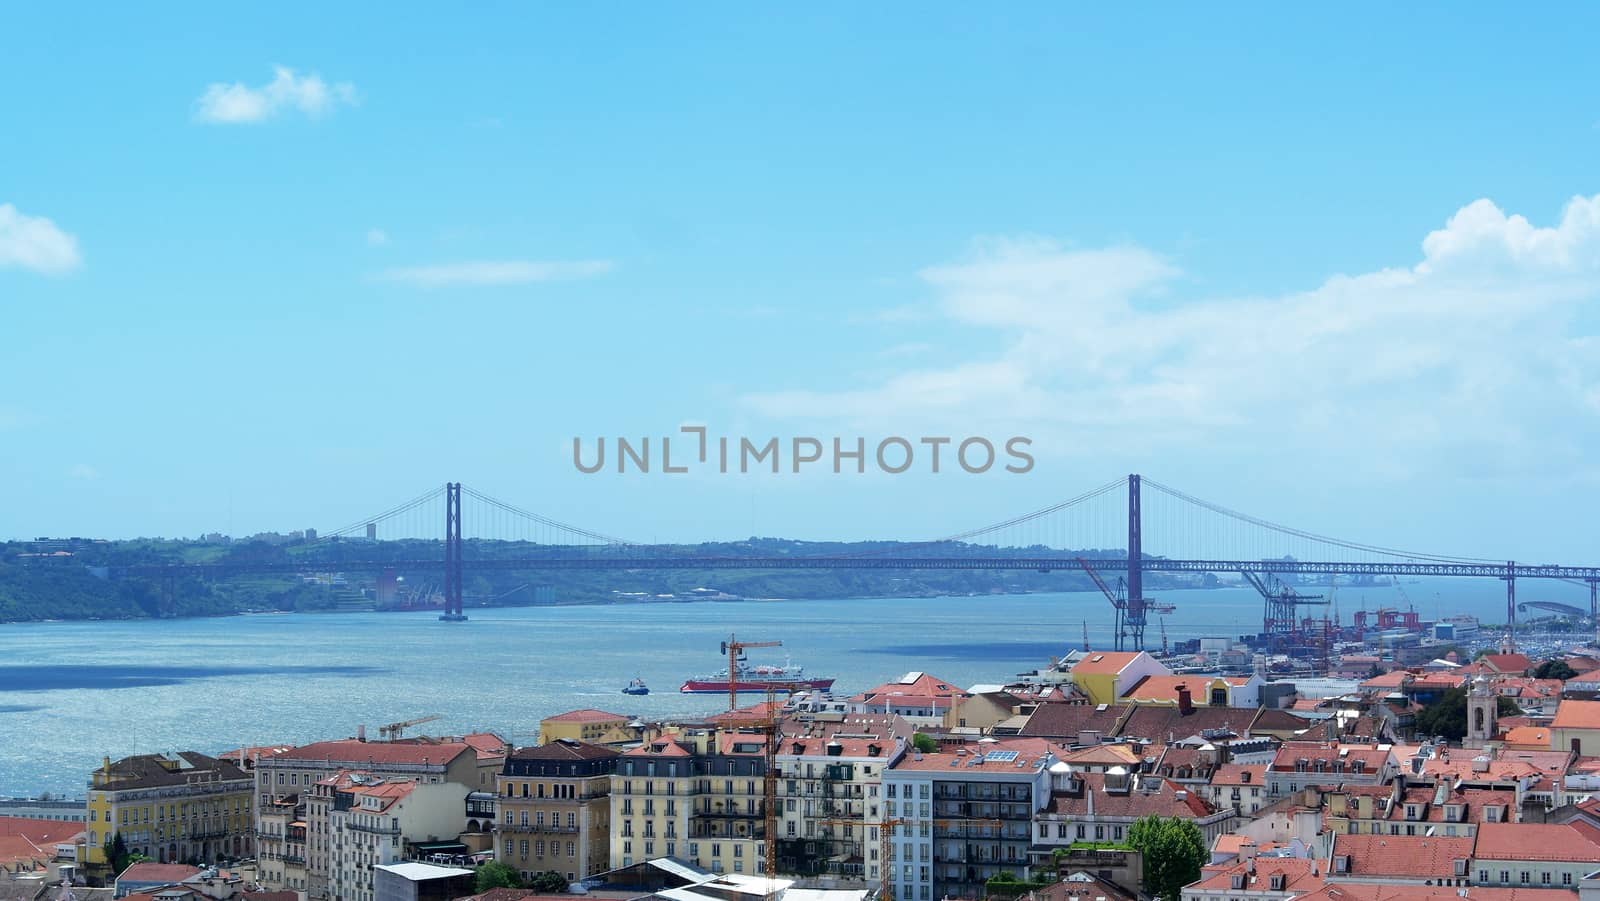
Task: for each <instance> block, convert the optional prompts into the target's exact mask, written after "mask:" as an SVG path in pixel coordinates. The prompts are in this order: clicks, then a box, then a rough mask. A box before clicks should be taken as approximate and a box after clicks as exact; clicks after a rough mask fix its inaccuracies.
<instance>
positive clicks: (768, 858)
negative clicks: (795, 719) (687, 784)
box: [729, 636, 783, 879]
mask: <svg viewBox="0 0 1600 901" xmlns="http://www.w3.org/2000/svg"><path fill="white" fill-rule="evenodd" d="M729 640H730V641H731V640H732V636H729ZM769 644H777V642H769ZM736 647H759V645H755V644H750V645H736ZM782 721H783V718H782V717H781V716H779V711H778V699H777V689H775V688H774V687H773V686H771V685H768V686H767V703H766V709H765V710H764V711H763V712H762V713H761V715H760V716H759V717H757V718H755V719H754V720H752V721H750V722H748V723H744V722H741V723H739V726H738V727H735V728H740V727H748V728H753V729H755V730H757V731H759V732H760V733H761V735H762V737H763V738H764V739H765V741H763V742H762V751H761V757H762V772H761V826H762V830H763V831H764V832H765V833H766V841H765V844H764V845H763V852H764V853H763V859H764V860H765V862H766V872H767V878H768V879H771V878H772V877H773V876H774V875H775V874H776V873H777V867H778V776H779V773H778V740H779V739H780V738H781V737H782V736H781V734H780V730H779V728H778V727H779V724H780V723H781V722H782Z"/></svg>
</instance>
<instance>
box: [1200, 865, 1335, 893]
mask: <svg viewBox="0 0 1600 901" xmlns="http://www.w3.org/2000/svg"><path fill="white" fill-rule="evenodd" d="M1235 876H1243V877H1244V878H1245V885H1244V889H1242V890H1243V891H1248V892H1265V891H1270V890H1271V886H1272V877H1274V876H1282V877H1283V888H1282V889H1281V891H1284V892H1288V893H1292V894H1294V895H1299V894H1300V893H1302V892H1313V891H1316V890H1317V889H1320V888H1322V886H1323V884H1324V882H1325V878H1324V876H1325V873H1324V867H1323V866H1322V865H1321V863H1320V862H1318V861H1315V860H1307V859H1305V858H1302V857H1256V858H1253V859H1251V860H1240V861H1235V862H1233V863H1229V864H1224V865H1222V866H1210V867H1206V868H1205V869H1203V870H1202V871H1201V876H1200V881H1199V882H1195V883H1191V884H1190V885H1188V886H1186V887H1185V891H1193V892H1194V893H1196V894H1206V895H1214V894H1229V893H1236V892H1238V891H1241V890H1240V889H1234V888H1233V887H1232V886H1233V879H1234V877H1235Z"/></svg>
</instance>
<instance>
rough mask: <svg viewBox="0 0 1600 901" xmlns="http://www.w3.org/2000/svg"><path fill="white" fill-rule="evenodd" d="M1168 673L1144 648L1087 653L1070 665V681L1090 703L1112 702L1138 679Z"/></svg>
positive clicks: (1168, 674)
mask: <svg viewBox="0 0 1600 901" xmlns="http://www.w3.org/2000/svg"><path fill="white" fill-rule="evenodd" d="M1170 675H1172V673H1171V671H1169V670H1168V669H1167V668H1166V667H1164V666H1162V665H1161V663H1160V661H1158V660H1156V659H1155V658H1154V657H1151V656H1150V655H1149V654H1146V653H1145V652H1144V651H1105V652H1090V653H1088V654H1087V655H1085V656H1084V657H1083V658H1082V659H1081V660H1079V661H1078V662H1077V663H1074V664H1073V665H1072V682H1073V684H1074V685H1077V686H1078V690H1079V691H1081V692H1083V694H1084V696H1085V697H1087V698H1088V699H1089V703H1091V704H1115V703H1116V702H1117V699H1118V698H1120V697H1122V695H1123V693H1124V692H1126V691H1127V690H1128V689H1130V688H1132V687H1133V686H1134V685H1136V684H1137V683H1138V682H1139V680H1141V679H1144V678H1146V677H1148V676H1170Z"/></svg>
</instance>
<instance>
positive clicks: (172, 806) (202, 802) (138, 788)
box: [81, 751, 255, 868]
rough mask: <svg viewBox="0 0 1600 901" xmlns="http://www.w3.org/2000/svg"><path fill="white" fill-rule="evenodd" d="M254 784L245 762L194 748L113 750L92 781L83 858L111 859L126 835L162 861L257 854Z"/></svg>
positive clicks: (95, 864)
mask: <svg viewBox="0 0 1600 901" xmlns="http://www.w3.org/2000/svg"><path fill="white" fill-rule="evenodd" d="M252 786H253V783H252V780H251V777H250V776H249V775H248V774H246V773H245V772H244V771H243V770H241V769H240V768H239V767H237V766H235V765H234V764H232V763H230V762H228V761H226V760H219V759H217V758H215V757H208V756H206V755H205V754H199V753H196V752H194V751H182V752H179V753H178V754H177V755H176V756H173V757H168V756H166V755H164V754H141V755H138V756H135V757H124V758H123V759H121V760H119V761H116V762H115V763H113V762H112V761H111V759H110V758H109V757H108V758H106V759H105V761H104V763H103V764H102V765H101V767H100V768H99V769H97V770H95V771H94V774H93V777H92V778H91V780H90V788H89V798H88V822H87V823H85V828H84V849H83V854H82V855H81V859H82V860H83V861H84V863H85V864H87V865H88V866H89V867H91V868H104V867H108V866H110V865H111V860H110V852H111V847H112V844H113V842H114V840H115V837H116V836H118V835H120V836H121V837H122V841H123V844H124V845H126V846H127V849H128V852H129V853H139V854H143V855H145V856H146V857H149V858H150V859H151V860H154V861H159V862H161V863H182V862H187V861H194V862H197V863H209V862H212V861H215V860H218V859H220V858H225V857H247V856H250V855H252V854H253V853H255V848H254V842H253V830H254V820H253V818H252V811H251V806H250V801H251V795H252V791H251V789H252Z"/></svg>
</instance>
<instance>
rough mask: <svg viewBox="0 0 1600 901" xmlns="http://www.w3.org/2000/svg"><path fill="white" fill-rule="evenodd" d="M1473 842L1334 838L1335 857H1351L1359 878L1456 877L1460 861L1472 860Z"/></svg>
mask: <svg viewBox="0 0 1600 901" xmlns="http://www.w3.org/2000/svg"><path fill="white" fill-rule="evenodd" d="M1479 834H1480V835H1481V834H1482V833H1481V832H1480V833H1479ZM1472 842H1473V839H1472V837H1471V836H1464V837H1444V838H1441V837H1439V836H1434V835H1345V834H1342V833H1341V834H1336V835H1335V836H1334V838H1333V856H1334V858H1335V859H1337V858H1338V857H1339V856H1340V855H1344V854H1348V855H1349V856H1350V873H1351V874H1352V875H1355V876H1373V877H1411V878H1415V879H1424V878H1426V879H1434V878H1441V877H1443V878H1455V876H1456V875H1457V873H1456V861H1458V860H1471V858H1472Z"/></svg>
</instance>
